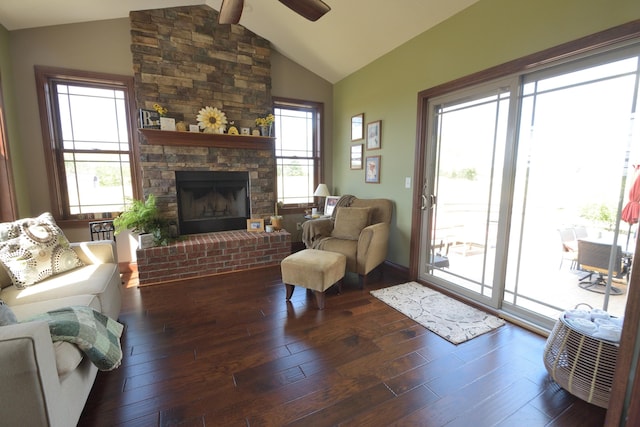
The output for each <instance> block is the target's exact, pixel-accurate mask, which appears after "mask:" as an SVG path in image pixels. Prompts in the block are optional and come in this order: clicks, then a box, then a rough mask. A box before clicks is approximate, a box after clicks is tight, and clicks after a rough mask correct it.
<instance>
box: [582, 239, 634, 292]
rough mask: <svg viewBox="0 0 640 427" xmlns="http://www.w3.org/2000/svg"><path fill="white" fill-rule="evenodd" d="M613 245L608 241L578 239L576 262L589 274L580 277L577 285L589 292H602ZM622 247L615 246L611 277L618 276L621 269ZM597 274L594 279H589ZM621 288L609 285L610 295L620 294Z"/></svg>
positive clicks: (604, 288)
mask: <svg viewBox="0 0 640 427" xmlns="http://www.w3.org/2000/svg"><path fill="white" fill-rule="evenodd" d="M612 248H613V245H611V244H609V243H600V242H593V241H589V240H578V264H579V265H580V267H581V268H582V269H583V270H585V271H588V272H589V274H587V275H586V276H584V277H582V278H581V279H580V282H579V284H578V285H579V286H580V287H581V288H582V289H585V290H587V291H591V292H598V293H604V292H605V290H606V286H607V282H606V281H605V280H604V274H608V273H609V258H610V254H611V250H612ZM623 268H624V266H623V264H622V248H621V247H620V246H617V250H616V254H615V261H614V263H613V271H612V277H618V276H619V275H620V273H621V272H622V271H623ZM594 274H597V277H596V278H595V280H591V278H592V277H593V275H594ZM620 294H622V290H621V289H620V288H616V287H614V286H611V295H620Z"/></svg>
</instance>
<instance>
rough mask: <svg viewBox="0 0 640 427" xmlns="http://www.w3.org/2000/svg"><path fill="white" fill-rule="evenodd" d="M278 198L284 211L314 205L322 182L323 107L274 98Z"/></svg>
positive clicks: (316, 104)
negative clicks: (317, 189)
mask: <svg viewBox="0 0 640 427" xmlns="http://www.w3.org/2000/svg"><path fill="white" fill-rule="evenodd" d="M273 105H274V113H275V120H276V121H275V125H276V128H275V136H276V169H277V177H276V181H277V184H276V187H277V189H276V197H277V199H276V200H277V201H278V202H280V203H282V204H283V205H284V208H285V209H298V208H299V209H302V208H306V207H309V206H312V205H314V196H313V193H314V191H315V189H316V188H317V187H318V184H320V183H321V182H323V175H322V164H323V158H322V151H323V150H322V126H323V125H322V122H323V114H324V104H322V103H320V102H313V101H303V100H293V99H286V98H274V102H273Z"/></svg>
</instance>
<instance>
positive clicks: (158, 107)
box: [153, 104, 167, 117]
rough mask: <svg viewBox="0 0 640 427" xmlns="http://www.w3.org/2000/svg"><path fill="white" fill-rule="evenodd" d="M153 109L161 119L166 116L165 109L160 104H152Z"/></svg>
mask: <svg viewBox="0 0 640 427" xmlns="http://www.w3.org/2000/svg"><path fill="white" fill-rule="evenodd" d="M153 109H154V110H156V111H157V112H158V114H160V115H161V116H162V117H164V115H165V114H167V109H166V108H164V107H163V106H162V105H160V104H153Z"/></svg>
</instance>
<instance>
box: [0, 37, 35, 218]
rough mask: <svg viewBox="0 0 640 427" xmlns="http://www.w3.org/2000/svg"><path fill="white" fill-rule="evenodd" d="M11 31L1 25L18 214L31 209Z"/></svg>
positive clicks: (0, 73) (0, 66) (0, 59)
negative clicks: (10, 42)
mask: <svg viewBox="0 0 640 427" xmlns="http://www.w3.org/2000/svg"><path fill="white" fill-rule="evenodd" d="M9 46H10V44H9V31H7V29H6V28H4V27H3V26H2V25H0V78H2V95H3V100H4V117H5V120H6V129H7V140H8V143H9V156H10V158H11V161H12V171H13V181H14V185H15V189H16V203H17V205H18V214H20V212H28V211H29V198H28V192H27V191H26V190H25V179H24V173H25V172H24V168H22V167H21V165H22V164H23V162H22V150H20V146H19V141H20V134H19V132H18V130H19V127H18V119H17V113H16V99H15V90H14V86H13V84H12V82H13V72H12V69H11V51H10V48H9Z"/></svg>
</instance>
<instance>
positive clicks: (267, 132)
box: [260, 124, 273, 136]
mask: <svg viewBox="0 0 640 427" xmlns="http://www.w3.org/2000/svg"><path fill="white" fill-rule="evenodd" d="M272 130H273V124H270V125H268V126H260V135H262V136H271V131H272Z"/></svg>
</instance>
